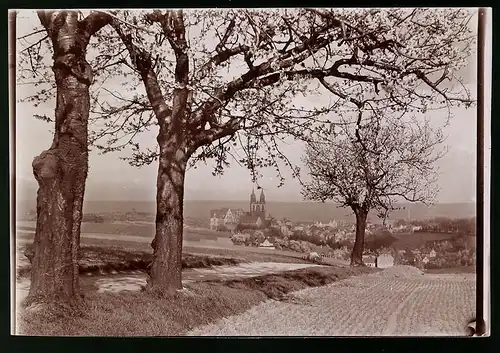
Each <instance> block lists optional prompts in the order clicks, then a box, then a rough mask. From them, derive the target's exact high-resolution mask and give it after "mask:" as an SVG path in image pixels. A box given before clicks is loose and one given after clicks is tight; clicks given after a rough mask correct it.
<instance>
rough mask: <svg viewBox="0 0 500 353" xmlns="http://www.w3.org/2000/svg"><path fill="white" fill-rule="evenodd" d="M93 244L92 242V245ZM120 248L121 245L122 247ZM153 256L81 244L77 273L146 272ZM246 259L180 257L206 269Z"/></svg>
mask: <svg viewBox="0 0 500 353" xmlns="http://www.w3.org/2000/svg"><path fill="white" fill-rule="evenodd" d="M91 243H92V242H91ZM122 245H123V244H122ZM21 248H22V250H21V252H22V253H24V251H25V250H26V249H27V250H28V251H31V252H32V251H33V250H32V249H33V244H25V245H23V246H21ZM152 257H153V255H152V253H151V251H148V250H147V249H145V248H143V247H142V248H141V247H139V248H138V247H124V246H120V245H117V244H114V245H112V246H109V245H103V244H102V243H101V244H92V245H89V244H88V243H87V244H82V247H81V250H80V261H79V270H80V274H89V273H92V274H104V273H111V272H118V271H135V270H141V271H145V270H146V269H147V268H148V267H149V265H150V264H151V260H152ZM246 261H247V260H245V259H243V258H234V257H227V256H226V257H225V256H223V255H218V256H216V255H209V254H190V253H187V252H184V253H183V254H182V268H183V269H188V268H207V267H212V266H223V265H229V266H231V265H237V264H239V263H242V262H246ZM29 272H30V266H29V265H28V266H24V267H21V268H19V269H18V271H17V276H18V278H22V277H26V276H27V275H28V274H29Z"/></svg>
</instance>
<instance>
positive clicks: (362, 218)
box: [351, 208, 368, 266]
mask: <svg viewBox="0 0 500 353" xmlns="http://www.w3.org/2000/svg"><path fill="white" fill-rule="evenodd" d="M354 213H355V215H356V240H355V241H354V246H353V248H352V253H351V266H364V263H363V251H364V247H365V230H366V219H367V217H368V212H367V211H365V210H363V209H359V208H356V209H354Z"/></svg>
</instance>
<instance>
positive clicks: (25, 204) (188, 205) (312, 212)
mask: <svg viewBox="0 0 500 353" xmlns="http://www.w3.org/2000/svg"><path fill="white" fill-rule="evenodd" d="M404 206H405V207H407V209H408V210H399V211H395V212H394V213H392V214H391V216H390V218H391V219H398V218H407V216H408V215H409V216H410V218H411V219H416V220H422V219H429V218H435V217H449V218H466V217H474V216H475V214H476V212H475V207H476V206H475V204H473V203H450V204H436V205H433V206H430V207H427V206H425V205H417V204H407V205H404ZM220 207H231V208H242V209H244V210H248V208H249V202H248V201H192V200H186V201H185V202H184V216H185V217H193V218H208V217H209V216H210V213H209V212H210V210H211V209H215V208H220ZM35 209H36V203H35V200H34V199H33V200H30V201H18V202H17V210H18V212H21V213H24V212H27V211H30V210H35ZM134 209H135V210H136V211H137V212H150V213H154V212H155V211H156V205H155V203H154V202H148V201H87V202H85V205H84V212H85V213H101V212H118V211H120V212H127V211H132V210H134ZM267 213H268V214H270V215H271V216H273V217H274V218H277V219H283V218H287V219H289V220H291V221H321V222H327V221H329V220H332V219H335V220H338V221H351V220H352V221H353V220H354V217H353V216H352V212H351V211H350V210H349V209H346V208H338V207H337V206H336V205H335V204H332V203H313V202H272V201H269V202H268V203H267ZM369 218H370V220H372V221H374V220H376V219H377V217H376V215H374V214H370V216H369Z"/></svg>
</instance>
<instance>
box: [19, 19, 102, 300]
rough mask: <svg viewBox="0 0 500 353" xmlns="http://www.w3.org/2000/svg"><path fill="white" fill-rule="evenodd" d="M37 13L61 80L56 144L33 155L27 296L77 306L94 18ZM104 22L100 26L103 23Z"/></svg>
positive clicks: (58, 89) (58, 91) (57, 107)
mask: <svg viewBox="0 0 500 353" xmlns="http://www.w3.org/2000/svg"><path fill="white" fill-rule="evenodd" d="M39 18H40V21H41V22H42V24H43V25H44V27H45V28H46V29H47V33H48V35H49V37H50V39H51V41H52V45H53V49H54V66H53V71H54V74H55V80H56V85H57V96H56V110H55V132H54V139H53V142H52V146H51V147H50V148H49V149H48V150H46V151H43V152H42V153H41V154H40V155H39V156H37V157H36V158H35V159H34V160H33V174H34V176H35V179H36V180H37V182H38V186H39V188H38V195H37V222H36V232H35V239H34V255H33V259H32V270H31V286H30V291H29V296H28V301H31V302H33V301H35V302H40V301H46V302H47V301H49V302H56V303H58V304H70V305H76V306H78V305H79V304H80V303H81V295H80V288H79V277H78V252H79V246H80V225H81V221H82V208H83V197H84V192H85V180H86V178H87V171H88V140H87V137H88V130H87V128H88V117H89V109H90V96H89V86H90V84H91V82H92V69H91V67H90V65H89V64H88V63H87V61H86V60H85V54H86V47H87V44H88V38H89V37H90V35H89V32H87V30H88V31H90V32H92V31H93V30H94V29H95V28H91V27H90V25H91V24H92V21H90V20H89V22H83V24H86V25H87V26H88V27H83V26H81V24H82V22H79V21H78V15H77V13H76V12H73V11H61V12H53V13H46V12H43V11H42V12H40V13H39ZM99 28H100V27H99Z"/></svg>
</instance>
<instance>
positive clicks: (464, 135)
mask: <svg viewBox="0 0 500 353" xmlns="http://www.w3.org/2000/svg"><path fill="white" fill-rule="evenodd" d="M33 20H35V21H37V18H36V17H35V16H28V15H27V14H26V13H24V14H23V13H21V14H20V18H19V19H18V34H17V37H20V36H21V35H23V34H25V33H27V32H29V31H30V30H31V28H32V25H33ZM475 71H476V66H475V58H472V60H471V64H470V65H469V67H468V68H467V69H466V70H464V71H463V75H464V76H465V77H466V78H467V83H468V86H470V87H472V88H474V85H475V82H476V78H475V77H476V74H475ZM17 89H18V95H22V94H23V93H25V92H27V91H26V90H30V89H33V88H30V87H29V86H26V85H23V86H18V87H17ZM473 94H475V89H473ZM54 108H55V106H50V105H46V106H43V107H39V108H36V109H35V108H34V107H32V106H31V105H30V104H28V103H18V105H17V118H16V140H17V145H16V174H17V178H18V180H20V179H21V180H29V181H32V182H35V179H34V177H33V174H32V169H31V162H32V160H33V158H34V157H35V156H37V155H38V154H40V152H41V151H42V150H44V149H47V148H49V147H50V144H51V142H52V133H51V132H50V129H52V124H49V123H44V122H41V121H39V120H36V119H34V118H33V114H35V113H37V114H48V115H53V114H54ZM429 117H431V118H432V119H433V120H434V121H436V122H438V123H439V122H442V121H444V116H443V113H442V112H441V113H439V112H432V113H430V114H429ZM444 133H445V135H447V136H448V138H447V140H446V144H447V145H448V147H449V152H448V154H447V155H446V156H445V157H443V158H442V160H440V161H439V162H438V164H437V166H438V167H439V168H440V177H439V182H438V183H439V187H440V189H441V190H440V193H439V195H438V199H437V201H438V202H471V201H475V193H476V183H475V180H476V177H475V175H476V158H475V154H476V152H475V151H476V109H475V108H471V109H468V110H466V109H463V108H457V109H455V111H454V117H453V119H452V120H451V121H450V124H449V125H448V126H447V127H446V128H444ZM155 137H156V130H155V131H154V132H151V133H150V134H149V135H148V134H145V135H143V137H142V138H143V139H144V140H146V139H150V140H152V141H155ZM141 144H142V143H141ZM282 149H283V151H284V152H285V154H286V155H287V156H288V157H289V158H290V159H291V160H292V162H295V163H297V164H299V165H300V156H301V155H302V153H303V151H302V146H301V145H300V144H298V143H295V144H290V145H286V146H283V147H282ZM120 155H124V153H115V154H108V155H97V153H96V152H95V151H92V152H91V154H90V170H89V176H88V180H87V195H94V196H92V197H93V198H98V196H95V195H99V194H101V195H103V193H102V192H101V190H103V186H105V187H106V188H108V187H109V184H113V185H114V186H115V187H116V188H119V189H121V190H123V192H124V194H126V193H127V189H129V188H136V189H137V188H140V189H141V190H142V191H143V200H144V201H153V200H154V195H155V185H156V173H157V164H155V163H153V165H151V166H145V167H142V168H134V167H131V166H129V165H128V164H127V162H125V161H122V160H120V159H119V158H118V157H119V156H120ZM212 167H213V166H212V165H211V164H209V165H208V166H205V165H203V164H200V165H199V166H198V168H197V169H193V170H189V171H188V172H187V177H186V198H187V199H212V200H217V199H233V200H241V199H247V197H248V194H249V192H250V191H251V189H252V183H251V178H250V174H249V172H248V170H246V169H244V168H242V167H240V166H238V165H237V164H233V165H232V167H231V168H230V169H228V170H227V171H226V172H225V174H224V175H223V176H222V177H214V176H212V174H211V171H212ZM263 174H264V178H262V179H261V180H260V184H261V185H262V186H263V187H264V189H265V190H266V196H267V199H268V200H274V201H299V200H301V195H300V185H299V183H298V181H296V180H294V179H292V178H291V172H290V171H289V170H283V174H284V175H285V176H288V177H287V179H286V181H285V186H283V187H282V188H279V189H278V188H277V185H278V184H279V180H277V179H276V176H275V173H274V171H272V170H269V171H263ZM104 184H105V185H104Z"/></svg>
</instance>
